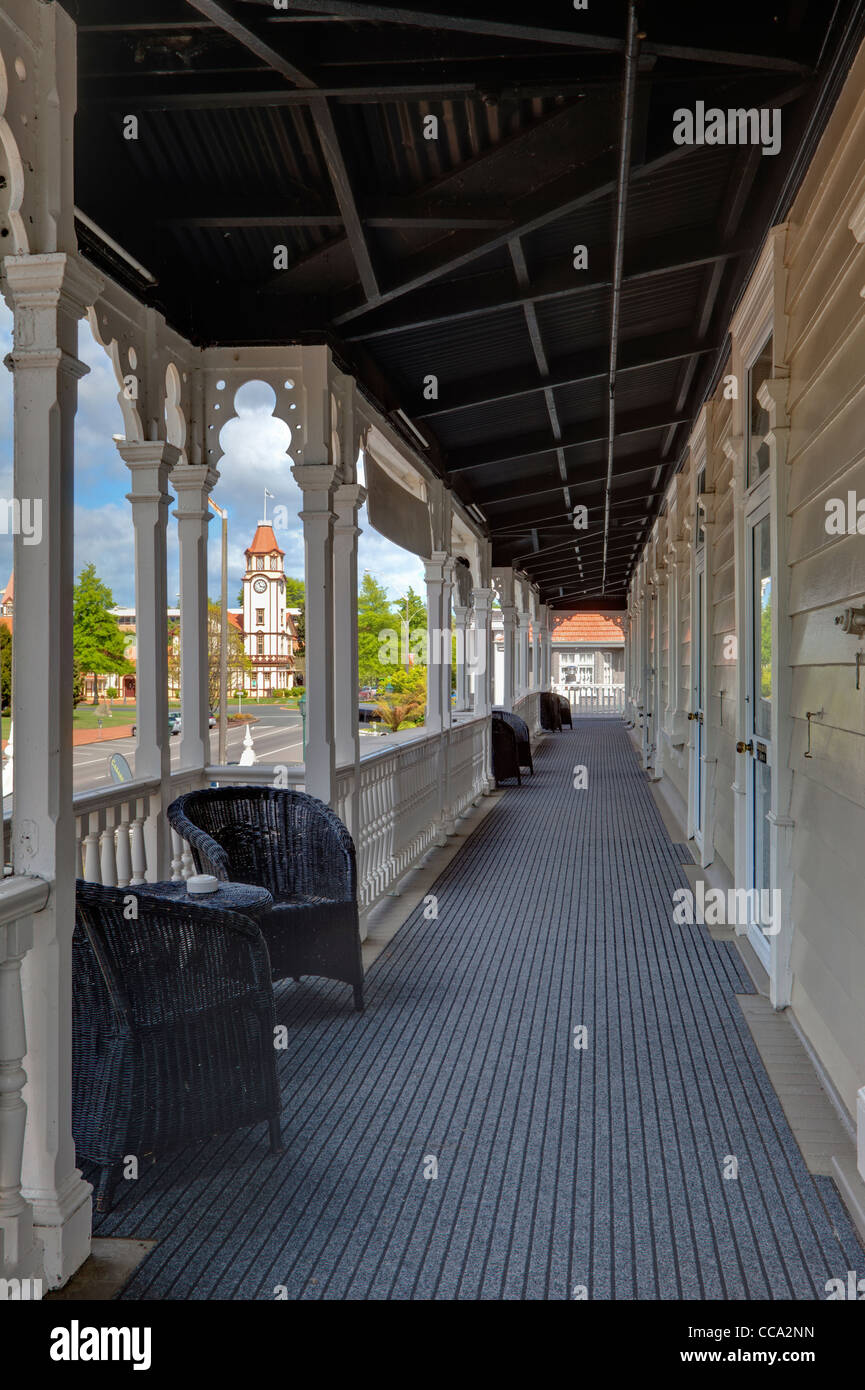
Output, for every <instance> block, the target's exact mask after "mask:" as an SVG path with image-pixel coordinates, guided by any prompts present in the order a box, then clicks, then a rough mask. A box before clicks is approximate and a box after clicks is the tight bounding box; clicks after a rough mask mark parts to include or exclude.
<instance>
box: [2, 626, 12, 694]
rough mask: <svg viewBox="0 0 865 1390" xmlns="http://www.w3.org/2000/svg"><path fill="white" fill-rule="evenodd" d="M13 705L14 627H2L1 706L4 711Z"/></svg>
mask: <svg viewBox="0 0 865 1390" xmlns="http://www.w3.org/2000/svg"><path fill="white" fill-rule="evenodd" d="M11 705H12V629H11V628H9V627H7V626H6V624H5V623H3V625H2V627H0V706H2V709H3V711H4V713H5V712H6V710H8V709H9V708H10V707H11Z"/></svg>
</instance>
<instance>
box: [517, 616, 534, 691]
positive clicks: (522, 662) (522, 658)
mask: <svg viewBox="0 0 865 1390" xmlns="http://www.w3.org/2000/svg"><path fill="white" fill-rule="evenodd" d="M530 622H531V617H530V615H529V614H528V613H527V612H526V611H525V610H523V611H521V612H520V614H519V617H518V627H519V643H518V648H517V668H518V675H517V699H519V698H520V696H521V695H527V694H528V690H529V623H530Z"/></svg>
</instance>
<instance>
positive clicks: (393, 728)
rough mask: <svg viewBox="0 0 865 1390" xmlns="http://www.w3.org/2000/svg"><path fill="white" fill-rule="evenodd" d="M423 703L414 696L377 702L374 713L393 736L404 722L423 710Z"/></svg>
mask: <svg viewBox="0 0 865 1390" xmlns="http://www.w3.org/2000/svg"><path fill="white" fill-rule="evenodd" d="M423 706H424V702H423V700H419V699H418V698H417V697H416V696H415V697H413V698H409V699H402V700H379V701H377V703H376V711H377V712H378V714H379V716H380V717H381V722H382V723H383V724H384V726H385V728H386V729H387V730H388V732H389V733H392V734H395V733H397V732H398V730H399V729H400V727H401V725H402V724H404V723H405V721H406V720H408V719H411V717H412V715H416V714H417V713H418V712H419V711H422V710H423Z"/></svg>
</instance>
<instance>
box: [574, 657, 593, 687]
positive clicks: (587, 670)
mask: <svg viewBox="0 0 865 1390" xmlns="http://www.w3.org/2000/svg"><path fill="white" fill-rule="evenodd" d="M576 678H577V685H594V683H595V653H594V652H577V670H576Z"/></svg>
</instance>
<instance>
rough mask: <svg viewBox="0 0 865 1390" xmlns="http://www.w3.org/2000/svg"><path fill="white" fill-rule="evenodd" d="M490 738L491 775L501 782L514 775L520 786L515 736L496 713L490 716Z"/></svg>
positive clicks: (518, 756)
mask: <svg viewBox="0 0 865 1390" xmlns="http://www.w3.org/2000/svg"><path fill="white" fill-rule="evenodd" d="M492 740H493V777H494V778H495V780H496V782H497V783H498V782H503V781H504V780H505V778H506V777H516V779H517V785H518V786H522V784H523V783H522V778H521V777H520V755H519V753H518V751H517V736H516V734H515V733H514V731H513V729H512V728H511V726H510V724H508V723H506V722H505V720H504V719H502V717H501V715H498V714H494V715H493V717H492Z"/></svg>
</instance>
